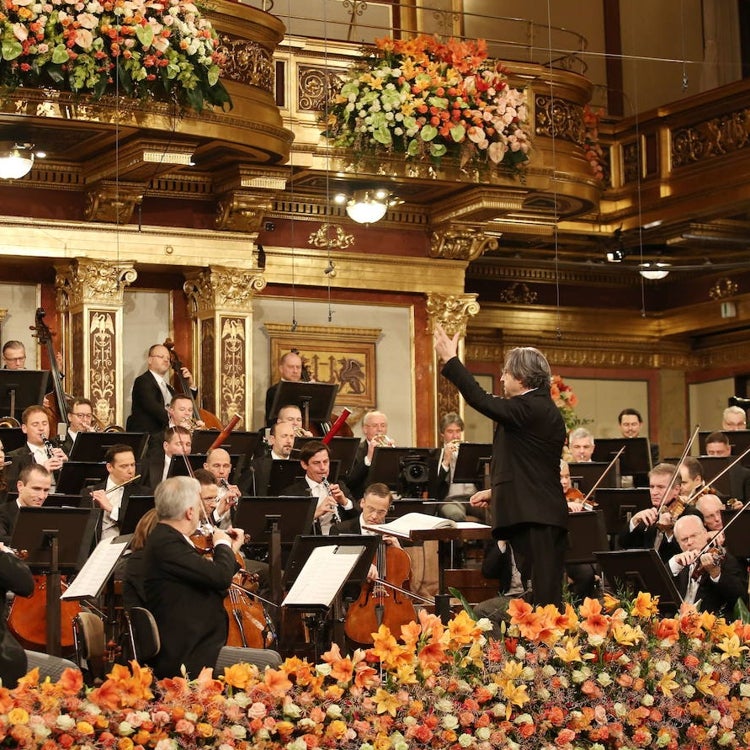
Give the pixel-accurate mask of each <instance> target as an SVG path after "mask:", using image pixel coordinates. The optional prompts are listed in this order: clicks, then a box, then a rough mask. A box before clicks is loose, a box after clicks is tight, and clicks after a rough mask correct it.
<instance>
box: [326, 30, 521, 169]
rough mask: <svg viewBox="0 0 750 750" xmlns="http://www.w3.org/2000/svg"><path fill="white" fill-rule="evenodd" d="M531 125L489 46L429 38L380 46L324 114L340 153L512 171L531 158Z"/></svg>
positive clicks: (329, 134)
mask: <svg viewBox="0 0 750 750" xmlns="http://www.w3.org/2000/svg"><path fill="white" fill-rule="evenodd" d="M527 125H528V107H527V103H526V95H525V93H524V92H523V91H520V90H519V89H516V88H513V87H511V86H509V85H508V78H507V75H506V73H505V71H504V70H503V68H502V66H500V65H499V64H497V63H494V62H491V61H489V60H488V59H487V46H486V43H485V42H484V41H483V40H479V41H476V42H471V41H469V42H461V41H458V40H456V39H451V40H449V41H447V42H440V41H439V40H438V39H437V38H435V37H434V36H427V35H421V36H418V37H415V38H413V39H408V40H400V39H391V38H386V39H379V40H377V41H376V49H375V51H374V52H370V53H369V54H368V55H367V56H366V58H365V60H364V61H363V62H362V63H361V64H360V65H358V66H356V67H355V69H354V70H353V71H352V73H351V75H350V77H349V78H348V79H347V80H346V81H345V82H344V84H343V85H342V87H341V89H340V90H339V91H338V92H337V93H336V94H335V95H334V96H333V100H332V106H331V107H330V110H329V111H327V112H326V114H325V126H326V130H325V135H326V137H327V138H329V139H330V140H331V142H332V143H333V145H334V146H337V147H343V148H347V149H353V150H356V151H359V152H364V153H368V152H370V153H372V152H377V153H382V152H395V153H402V154H404V155H405V156H406V157H407V158H414V159H421V158H430V159H432V160H435V161H439V160H440V159H441V158H442V157H443V156H446V155H451V156H456V157H458V159H459V162H460V165H461V166H464V165H466V164H467V163H469V162H480V163H481V162H484V163H487V164H490V165H502V166H503V167H507V168H511V169H515V168H517V167H518V166H519V165H520V164H521V163H523V162H524V161H526V160H527V159H528V153H529V150H530V146H531V144H530V140H529V135H528V132H527V130H526V128H527Z"/></svg>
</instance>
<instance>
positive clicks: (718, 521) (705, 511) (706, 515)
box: [695, 492, 726, 544]
mask: <svg viewBox="0 0 750 750" xmlns="http://www.w3.org/2000/svg"><path fill="white" fill-rule="evenodd" d="M695 507H696V508H697V509H698V511H699V512H700V514H701V516H702V517H703V525H704V526H705V527H706V529H707V530H708V531H711V532H714V533H715V532H720V531H722V530H723V528H724V519H723V518H722V517H721V511H722V510H724V508H725V507H726V506H725V505H724V503H723V502H722V501H721V499H720V498H719V497H718V495H714V494H713V493H711V492H706V493H705V494H703V495H700V496H699V497H698V500H697V501H696V503H695ZM717 541H718V542H719V544H723V543H724V538H723V534H722V535H721V538H720V539H717Z"/></svg>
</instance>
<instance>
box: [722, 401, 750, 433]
mask: <svg viewBox="0 0 750 750" xmlns="http://www.w3.org/2000/svg"><path fill="white" fill-rule="evenodd" d="M721 429H722V430H726V431H728V432H736V431H737V430H746V429H747V414H746V413H745V410H744V409H743V408H742V407H741V406H727V408H726V409H724V411H723V412H722V415H721Z"/></svg>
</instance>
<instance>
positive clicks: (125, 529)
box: [117, 495, 242, 535]
mask: <svg viewBox="0 0 750 750" xmlns="http://www.w3.org/2000/svg"><path fill="white" fill-rule="evenodd" d="M124 505H125V507H124V508H123V510H122V513H121V514H120V519H119V520H118V522H117V525H118V526H119V527H120V534H121V535H122V534H132V533H133V532H134V531H135V527H136V526H137V525H138V521H140V520H141V518H142V517H143V516H144V515H146V513H147V512H148V511H150V510H151V509H152V508H153V507H154V496H153V495H131V496H130V497H129V498H127V500H126V501H125V503H124ZM240 528H242V527H240Z"/></svg>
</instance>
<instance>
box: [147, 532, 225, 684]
mask: <svg viewBox="0 0 750 750" xmlns="http://www.w3.org/2000/svg"><path fill="white" fill-rule="evenodd" d="M144 568H145V570H146V574H145V575H146V580H145V587H144V588H145V593H146V604H147V606H148V609H149V610H151V612H152V614H153V615H154V618H155V619H156V623H157V625H158V627H159V636H160V638H161V649H160V651H159V653H158V654H157V656H156V657H155V658H154V659H153V662H152V666H153V668H154V672H155V673H156V675H157V677H160V678H163V677H173V676H175V675H179V674H180V667H181V665H183V664H184V665H185V667H186V669H187V672H188V674H189V675H190V677H191V678H194V677H197V676H198V673H199V672H200V670H201V669H203V667H211V668H213V667H214V665H215V664H216V659H217V658H218V656H219V651H220V650H221V648H222V646H224V644H225V643H226V640H227V632H228V629H229V624H228V620H227V614H226V611H225V610H224V596H225V595H226V592H227V589H228V588H229V585H230V584H231V582H232V576H233V575H234V574H235V573H236V572H237V570H238V569H239V565H238V564H237V562H236V560H235V556H234V553H233V552H232V550H231V548H230V547H229V546H227V545H225V544H219V545H217V546H216V548H215V549H214V553H213V560H209V559H206V558H205V557H204V556H202V555H201V554H200V553H199V552H198V551H197V550H196V549H195V548H194V547H193V546H192V545H191V544H190V543H189V542H188V541H187V540H186V539H185V537H184V536H183V535H182V534H181V533H180V532H179V531H177V530H175V529H173V528H172V527H171V526H167V525H166V524H163V523H159V524H157V525H156V528H155V529H154V530H153V531H152V532H151V535H150V536H149V538H148V540H147V542H146V547H145V550H144Z"/></svg>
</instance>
